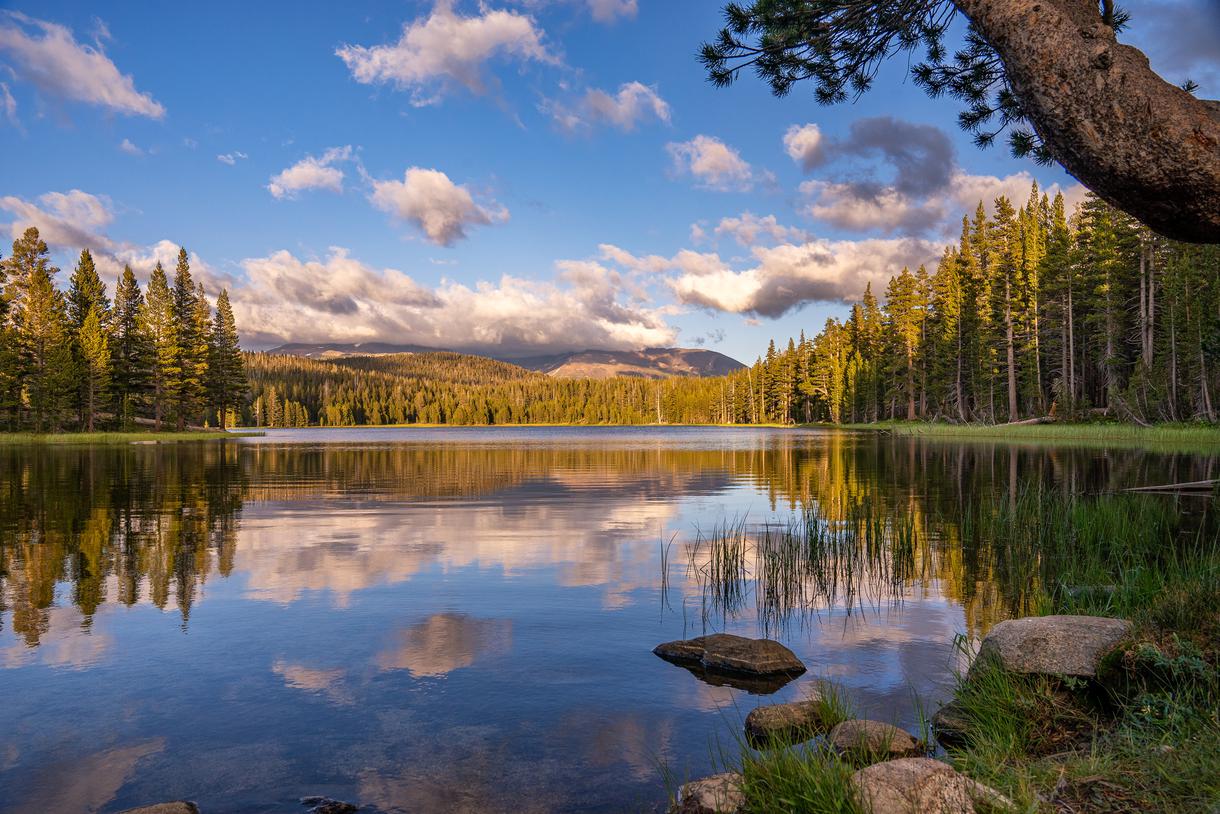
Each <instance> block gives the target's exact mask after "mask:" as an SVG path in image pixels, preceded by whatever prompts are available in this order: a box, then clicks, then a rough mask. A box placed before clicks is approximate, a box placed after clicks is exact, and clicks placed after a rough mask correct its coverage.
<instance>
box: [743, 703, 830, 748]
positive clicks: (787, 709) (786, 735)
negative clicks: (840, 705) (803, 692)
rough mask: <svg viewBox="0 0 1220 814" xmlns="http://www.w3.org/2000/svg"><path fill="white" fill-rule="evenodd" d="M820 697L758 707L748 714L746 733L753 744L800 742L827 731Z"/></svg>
mask: <svg viewBox="0 0 1220 814" xmlns="http://www.w3.org/2000/svg"><path fill="white" fill-rule="evenodd" d="M822 709H823V707H822V704H821V702H820V701H818V699H817V698H816V697H815V698H811V699H810V700H808V701H796V702H794V703H791V704H770V705H768V706H765V707H757V708H755V709H753V710H751V711H750V714H749V715H747V716H746V737H747V738H749V740H750V742H751V743H753V744H754V745H764V746H765V745H767V744H778V743H800V742H801V741H805V740H809V739H810V738H812V737H813V736H814V735H818V734H821V733H822V732H825V731H826V729H827V728H828V727H827V723H826V721H823V720H822Z"/></svg>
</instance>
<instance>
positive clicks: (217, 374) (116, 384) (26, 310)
mask: <svg viewBox="0 0 1220 814" xmlns="http://www.w3.org/2000/svg"><path fill="white" fill-rule="evenodd" d="M58 274H59V269H58V268H56V267H55V266H53V265H51V263H50V256H49V252H48V249H47V244H46V243H45V242H44V241H43V240H42V239H41V238H40V237H39V234H38V230H37V229H36V228H33V227H31V228H29V229H26V231H25V233H24V234H23V235H22V236H21V237H20V238H18V239H17V240H15V241H13V250H12V254H11V256H10V257H8V258H5V259H4V260H3V261H0V427H4V428H6V429H9V430H18V429H31V430H34V431H35V432H47V431H60V430H66V429H83V430H88V431H93V430H94V429H95V428H100V427H103V426H105V427H127V426H131V425H132V424H136V423H150V424H152V425H153V426H155V427H156V428H157V429H161V428H162V427H163V426H172V427H176V428H177V429H179V430H181V429H184V428H186V427H187V426H198V425H211V426H220V427H222V428H223V427H224V426H225V425H226V423H232V420H231V419H232V417H234V416H235V415H236V413H237V412H238V411H239V410H240V409H241V407H242V405H243V404H244V403H245V401H246V395H247V392H248V385H247V382H246V373H245V369H244V365H243V360H242V355H241V350H240V348H239V346H238V333H237V324H236V322H235V320H234V318H233V310H232V308H231V307H230V304H229V295H228V292H226V291H221V292H220V295H219V296H218V297H217V298H216V307H215V309H214V310H213V308H212V306H211V304H210V303H209V301H208V299H207V296H206V294H205V292H204V290H203V286H202V285H197V284H196V283H195V282H194V280H193V279H192V278H191V268H190V263H189V261H188V259H187V254H186V250H185V249H181V250H179V252H178V265H177V268H176V269H175V271H174V277H173V280H172V281H171V280H170V279H169V278H168V276H167V275H166V273H165V270H164V269H163V268H162V267H161V264H160V263H159V262H158V263H157V266H156V268H155V269H154V270H153V273H152V276H151V278H150V279H149V282H148V285H147V287H146V288H145V289H144V290H141V288H140V285H139V283H138V282H137V281H136V278H135V274H134V273H133V272H132V270H131V267H130V266H127V267H125V268H124V269H123V272H122V275H121V277H120V278H119V281H118V285H117V286H116V288H115V291H114V299H113V301H112V300H111V299H110V296H109V295H108V293H107V291H106V286H105V284H104V283H103V282H102V279H101V278H100V277H99V276H98V272H97V268H96V266H95V265H94V262H93V256H92V255H91V254H90V253H89V250H88V249H86V250H84V251H82V252H81V254H80V260H79V261H78V263H77V264H76V268H75V269H74V270H73V272H72V275H71V278H70V280H69V282H68V290H67V291H66V292H64V291H62V290H60V289H59V288H57V287H56V281H55V278H56V276H57V275H58Z"/></svg>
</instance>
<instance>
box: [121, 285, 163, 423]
mask: <svg viewBox="0 0 1220 814" xmlns="http://www.w3.org/2000/svg"><path fill="white" fill-rule="evenodd" d="M143 312H144V294H143V293H142V292H141V291H140V284H139V282H137V281H136V275H135V274H134V273H133V272H132V270H131V266H124V267H123V274H122V276H121V277H120V278H119V283H118V285H117V286H116V287H115V289H114V316H113V319H112V321H111V341H110V353H111V390H112V392H113V394H114V397H115V402H116V404H117V405H118V411H119V416H120V418H121V421H122V422H123V423H124V424H126V423H129V422H130V421H131V419H132V418H133V417H134V416H135V411H136V408H137V406H138V402H139V400H140V399H141V397H142V396H143V394H144V392H145V390H146V388H147V386H148V383H149V375H148V374H149V367H150V363H151V361H152V359H153V356H152V353H151V348H150V347H149V342H148V337H147V336H146V335H145V333H144V330H143V318H142V315H143Z"/></svg>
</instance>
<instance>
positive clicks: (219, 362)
mask: <svg viewBox="0 0 1220 814" xmlns="http://www.w3.org/2000/svg"><path fill="white" fill-rule="evenodd" d="M211 337H212V343H211V358H210V360H209V363H208V389H209V401H210V404H211V409H212V410H213V411H215V413H216V414H217V416H218V417H219V422H220V428H221V429H222V430H223V429H225V428H226V424H227V421H226V418H227V414H228V411H229V410H237V409H239V408H240V407H241V405H242V403H243V402H244V401H245V398H246V394H247V393H248V392H249V389H250V385H249V382H248V381H247V379H246V367H245V362H244V361H243V359H242V355H241V348H240V347H239V345H238V337H237V322H236V320H234V319H233V308H232V306H230V304H229V292H228V291H227V290H225V289H221V291H220V296H219V297H217V298H216V316H215V318H214V319H213V322H212V330H211Z"/></svg>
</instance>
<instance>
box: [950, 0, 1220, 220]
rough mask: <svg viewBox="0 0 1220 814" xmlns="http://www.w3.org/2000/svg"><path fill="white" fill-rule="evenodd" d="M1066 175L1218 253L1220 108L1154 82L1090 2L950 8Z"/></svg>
mask: <svg viewBox="0 0 1220 814" xmlns="http://www.w3.org/2000/svg"><path fill="white" fill-rule="evenodd" d="M953 2H954V4H955V5H956V6H957V7H958V9H960V10H961V11H962V12H963V13H964V14H965V15H966V16H967V17H969V18H970V20H971V21H972V22H973V23H974V25H975V27H976V28H977V29H978V31H979V33H980V34H982V36H983V37H984V38H985V39H986V40H987V41H988V42H989V43H990V44H991V46H992V47H993V48H994V49H995V50H996V52H997V53H998V54H999V55H1000V58H1001V59H1002V60H1003V62H1004V68H1005V71H1006V73H1007V76H1008V82H1009V84H1010V85H1011V86H1012V89H1013V91H1014V92H1015V93H1016V95H1017V97H1018V98H1019V99H1020V101H1021V107H1022V110H1023V111H1024V112H1025V114H1026V116H1027V117H1028V118H1029V121H1030V123H1031V124H1032V125H1033V127H1034V129H1035V130H1036V131H1037V132H1038V135H1039V136H1041V137H1042V140H1043V141H1044V142H1045V143H1046V145H1047V146H1048V147H1049V148H1050V150H1051V152H1052V153H1053V154H1054V156H1055V158H1056V160H1058V161H1059V162H1060V163H1061V164H1062V165H1063V166H1064V168H1065V169H1067V170H1068V172H1070V173H1072V175H1074V176H1076V177H1077V178H1078V179H1080V181H1081V182H1083V183H1084V184H1085V185H1086V186H1087V187H1089V188H1090V189H1092V190H1093V191H1094V192H1095V193H1097V194H1098V195H1099V196H1101V197H1102V198H1104V199H1105V200H1107V201H1109V202H1110V203H1112V204H1114V205H1115V206H1117V207H1119V208H1120V209H1123V210H1125V211H1127V212H1129V213H1130V214H1132V215H1134V216H1135V217H1137V218H1139V219H1140V220H1141V221H1143V222H1144V223H1146V224H1147V225H1148V226H1150V227H1152V228H1153V229H1155V230H1156V231H1158V232H1160V233H1161V234H1164V235H1167V236H1169V237H1172V238H1176V239H1178V240H1188V241H1192V242H1197V243H1220V103H1218V102H1213V101H1205V100H1201V99H1196V98H1195V97H1194V96H1192V95H1191V94H1189V93H1187V92H1186V91H1184V90H1182V89H1181V88H1177V87H1175V86H1173V85H1171V84H1169V83H1168V82H1166V81H1165V80H1164V79H1161V78H1160V77H1159V76H1157V75H1156V74H1155V73H1154V72H1153V71H1152V69H1151V68H1150V67H1149V65H1148V58H1147V57H1146V56H1144V54H1143V53H1142V52H1140V51H1139V50H1138V49H1136V48H1132V47H1131V46H1128V45H1122V44H1120V43H1119V42H1118V41H1117V40H1116V38H1115V34H1114V31H1113V29H1112V28H1111V27H1110V26H1108V25H1106V23H1104V22H1103V21H1102V19H1101V15H1100V13H1099V11H1098V6H1097V2H1096V0H953Z"/></svg>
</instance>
